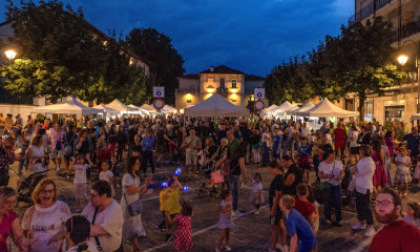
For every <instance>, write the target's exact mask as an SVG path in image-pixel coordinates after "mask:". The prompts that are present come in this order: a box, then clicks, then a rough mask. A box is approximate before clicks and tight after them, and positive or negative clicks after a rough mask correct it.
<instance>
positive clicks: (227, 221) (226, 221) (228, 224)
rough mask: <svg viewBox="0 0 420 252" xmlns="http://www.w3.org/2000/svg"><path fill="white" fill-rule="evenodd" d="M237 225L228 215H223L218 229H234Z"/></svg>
mask: <svg viewBox="0 0 420 252" xmlns="http://www.w3.org/2000/svg"><path fill="white" fill-rule="evenodd" d="M233 227H235V224H234V223H233V220H232V217H231V216H230V215H228V214H224V213H221V214H220V219H219V223H217V228H218V229H225V228H233Z"/></svg>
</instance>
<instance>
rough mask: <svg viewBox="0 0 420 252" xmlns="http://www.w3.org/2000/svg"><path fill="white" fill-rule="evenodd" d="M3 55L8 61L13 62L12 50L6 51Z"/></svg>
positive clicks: (13, 53) (13, 52) (14, 54)
mask: <svg viewBox="0 0 420 252" xmlns="http://www.w3.org/2000/svg"><path fill="white" fill-rule="evenodd" d="M4 54H6V58H8V59H9V60H14V59H15V57H16V52H15V51H13V50H7V51H5V52H4Z"/></svg>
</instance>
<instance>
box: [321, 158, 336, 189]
mask: <svg viewBox="0 0 420 252" xmlns="http://www.w3.org/2000/svg"><path fill="white" fill-rule="evenodd" d="M334 168H335V160H334V164H333V168H332V171H334ZM329 189H331V184H330V183H329V182H328V181H324V182H322V183H321V184H320V185H319V190H321V191H325V190H329Z"/></svg>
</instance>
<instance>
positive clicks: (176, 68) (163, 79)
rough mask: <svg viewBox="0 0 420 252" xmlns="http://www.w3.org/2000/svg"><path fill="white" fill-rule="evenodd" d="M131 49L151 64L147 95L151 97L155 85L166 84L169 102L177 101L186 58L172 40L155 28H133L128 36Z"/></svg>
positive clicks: (127, 40) (127, 41)
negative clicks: (177, 92) (183, 57)
mask: <svg viewBox="0 0 420 252" xmlns="http://www.w3.org/2000/svg"><path fill="white" fill-rule="evenodd" d="M126 43H127V45H128V47H129V48H130V49H132V50H133V52H134V53H135V54H137V55H139V56H140V57H141V58H142V59H145V60H146V62H147V63H148V64H149V66H150V85H149V86H148V89H147V95H148V96H149V97H151V95H152V87H153V86H164V87H165V94H166V97H165V98H166V100H167V103H170V104H174V103H175V89H176V88H178V79H177V78H178V77H179V76H181V75H183V74H184V72H185V69H184V67H183V64H184V60H183V59H182V56H181V55H180V54H179V53H178V52H177V50H176V49H175V48H174V46H173V45H172V40H171V39H170V38H169V37H168V36H166V35H165V34H163V33H160V32H158V31H157V30H155V29H153V28H136V29H133V30H132V31H131V32H130V33H129V34H128V36H127V37H126Z"/></svg>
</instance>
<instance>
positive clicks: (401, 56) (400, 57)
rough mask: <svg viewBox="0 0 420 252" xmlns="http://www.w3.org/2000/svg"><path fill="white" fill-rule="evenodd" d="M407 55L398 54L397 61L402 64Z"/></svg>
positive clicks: (405, 61) (405, 60)
mask: <svg viewBox="0 0 420 252" xmlns="http://www.w3.org/2000/svg"><path fill="white" fill-rule="evenodd" d="M407 60H408V57H407V56H405V55H400V56H399V57H398V62H399V63H400V65H402V66H404V65H405V63H407Z"/></svg>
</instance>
